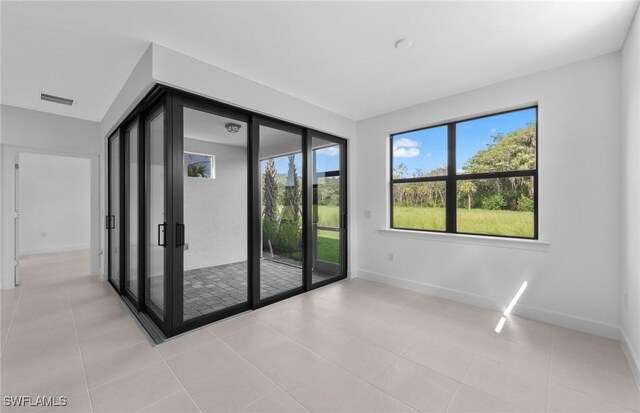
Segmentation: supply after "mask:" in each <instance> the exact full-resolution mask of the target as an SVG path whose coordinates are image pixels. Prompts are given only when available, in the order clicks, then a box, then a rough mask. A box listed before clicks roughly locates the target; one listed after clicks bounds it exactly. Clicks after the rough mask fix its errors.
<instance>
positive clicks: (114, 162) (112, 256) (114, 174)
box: [109, 132, 120, 287]
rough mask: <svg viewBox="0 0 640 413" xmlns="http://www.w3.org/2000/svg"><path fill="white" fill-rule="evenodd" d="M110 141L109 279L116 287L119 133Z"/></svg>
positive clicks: (118, 276)
mask: <svg viewBox="0 0 640 413" xmlns="http://www.w3.org/2000/svg"><path fill="white" fill-rule="evenodd" d="M116 134H117V135H116V137H115V138H113V139H112V140H111V141H110V144H109V145H110V151H111V162H110V165H109V175H110V180H111V182H110V185H111V192H110V204H111V205H110V210H111V217H110V228H111V229H110V231H111V251H110V252H109V260H110V262H109V279H110V280H111V282H112V283H113V284H114V285H115V286H116V287H118V286H119V285H120V135H119V132H116Z"/></svg>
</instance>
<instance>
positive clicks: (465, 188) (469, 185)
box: [458, 181, 478, 209]
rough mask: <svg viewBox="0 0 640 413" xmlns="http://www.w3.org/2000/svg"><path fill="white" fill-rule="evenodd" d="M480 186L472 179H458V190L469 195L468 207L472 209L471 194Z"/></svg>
mask: <svg viewBox="0 0 640 413" xmlns="http://www.w3.org/2000/svg"><path fill="white" fill-rule="evenodd" d="M477 190H478V187H477V186H476V184H474V183H473V182H471V181H458V191H460V194H461V195H463V196H466V197H467V209H471V196H472V195H473V194H475V193H476V191H477Z"/></svg>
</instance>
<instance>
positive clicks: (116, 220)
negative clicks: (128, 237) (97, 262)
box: [105, 127, 124, 293]
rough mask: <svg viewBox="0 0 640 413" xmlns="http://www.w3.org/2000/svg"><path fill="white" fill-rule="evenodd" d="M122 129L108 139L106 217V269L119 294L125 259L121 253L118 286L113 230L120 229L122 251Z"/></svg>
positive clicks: (119, 237) (108, 277)
mask: <svg viewBox="0 0 640 413" xmlns="http://www.w3.org/2000/svg"><path fill="white" fill-rule="evenodd" d="M121 131H122V128H120V127H118V128H117V129H116V130H115V131H114V132H113V133H112V134H111V135H109V138H108V139H107V171H108V173H107V216H106V217H105V230H106V231H107V260H106V261H107V262H106V267H107V280H108V281H109V283H110V284H111V285H112V286H113V288H115V289H116V290H117V291H118V293H121V287H122V280H123V274H122V268H123V267H124V257H123V255H122V251H120V256H119V258H120V259H119V260H118V261H119V262H118V267H119V269H120V271H119V273H118V285H116V284H115V283H114V281H113V268H112V267H113V266H112V263H111V247H112V246H113V242H114V239H113V237H114V234H113V230H114V229H116V226H117V227H118V241H119V245H120V249H122V245H123V239H122V238H123V228H121V227H122V226H121V225H120V223H121V222H122V219H121V218H122V207H123V205H124V199H122V194H123V188H122V185H123V183H124V176H123V175H124V174H123V169H122V168H123V166H124V162H123V152H124V148H123V145H122V133H121ZM116 139H118V160H119V162H118V171H117V172H118V176H117V178H118V181H119V186H118V189H119V192H120V198H119V202H118V203H119V205H118V209H119V211H118V212H119V216H118V217H116V216H115V215H114V211H113V210H112V208H111V206H112V200H113V187H112V184H113V182H112V178H111V162H112V161H113V156H114V154H113V146H112V145H113V142H114V141H115V140H116Z"/></svg>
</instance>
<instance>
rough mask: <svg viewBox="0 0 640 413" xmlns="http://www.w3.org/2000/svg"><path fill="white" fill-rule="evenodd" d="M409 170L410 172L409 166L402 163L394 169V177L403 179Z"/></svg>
mask: <svg viewBox="0 0 640 413" xmlns="http://www.w3.org/2000/svg"><path fill="white" fill-rule="evenodd" d="M408 170H409V168H408V167H407V165H406V164H404V163H402V162H400V163H399V164H398V166H396V167H395V168H393V177H394V178H403V177H404V176H405V174H406V173H407V171H408Z"/></svg>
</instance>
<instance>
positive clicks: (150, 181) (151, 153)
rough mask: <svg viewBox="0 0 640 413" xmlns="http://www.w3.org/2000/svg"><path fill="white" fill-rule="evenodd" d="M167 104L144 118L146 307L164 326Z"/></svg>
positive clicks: (167, 230)
mask: <svg viewBox="0 0 640 413" xmlns="http://www.w3.org/2000/svg"><path fill="white" fill-rule="evenodd" d="M165 123H166V119H165V106H164V102H162V103H161V104H159V105H158V106H156V107H154V108H152V109H151V110H150V111H148V112H147V113H146V114H145V116H144V131H145V169H146V171H145V175H146V184H147V185H146V197H145V198H146V205H145V206H146V208H145V235H146V236H145V238H146V242H145V252H146V254H145V278H144V292H145V297H144V299H145V308H146V309H147V313H148V314H149V315H150V316H151V317H152V318H154V319H155V320H156V321H157V322H160V324H161V326H164V327H165V329H166V328H167V327H166V325H165V308H166V302H165V301H166V300H165V291H166V287H167V284H168V283H167V279H166V278H165V275H166V274H167V267H168V263H167V256H168V255H170V254H168V253H167V251H168V249H167V246H168V245H171V239H170V238H171V237H170V235H171V234H172V232H171V231H170V228H171V227H170V226H169V222H168V217H167V214H166V210H167V208H166V204H167V191H166V187H167V186H168V183H169V182H167V180H168V177H169V176H170V174H169V171H170V169H169V168H168V167H167V146H168V144H167V140H166V133H165Z"/></svg>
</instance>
